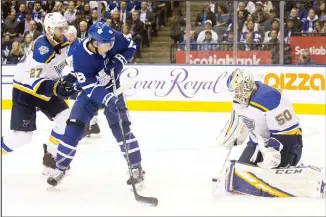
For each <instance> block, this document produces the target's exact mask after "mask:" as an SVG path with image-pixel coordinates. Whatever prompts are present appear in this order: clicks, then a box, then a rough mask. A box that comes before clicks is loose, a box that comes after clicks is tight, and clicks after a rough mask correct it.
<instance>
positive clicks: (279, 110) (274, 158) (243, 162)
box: [221, 69, 324, 198]
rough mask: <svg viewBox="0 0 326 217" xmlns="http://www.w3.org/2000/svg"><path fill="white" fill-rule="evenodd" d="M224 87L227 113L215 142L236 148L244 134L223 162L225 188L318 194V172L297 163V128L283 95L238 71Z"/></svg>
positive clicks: (320, 188)
mask: <svg viewBox="0 0 326 217" xmlns="http://www.w3.org/2000/svg"><path fill="white" fill-rule="evenodd" d="M227 87H228V90H229V92H230V93H231V95H232V97H233V111H232V114H231V121H230V122H229V125H226V127H225V129H224V131H225V137H224V140H223V141H222V142H221V145H222V146H225V147H227V148H232V147H233V146H239V145H241V144H243V143H244V141H245V139H246V138H247V136H248V134H249V141H248V143H247V146H246V147H245V148H244V150H243V152H242V154H241V156H240V158H239V159H238V160H237V161H231V162H230V164H229V166H228V169H227V176H226V184H225V187H226V190H227V191H228V192H237V193H244V194H250V195H255V196H263V197H297V196H304V197H314V198H316V197H317V198H318V197H321V196H323V195H324V181H323V174H322V173H321V171H320V170H319V169H317V168H316V167H311V166H301V167H298V163H299V161H300V159H301V154H302V148H303V143H302V129H301V126H300V122H299V118H298V116H297V115H296V113H295V111H294V109H293V106H292V103H291V102H290V100H289V99H288V98H287V96H286V94H285V93H283V91H281V90H279V89H276V88H272V87H270V86H268V85H266V84H264V83H262V82H260V81H255V80H254V76H253V74H251V73H250V72H248V71H244V70H240V69H236V70H235V71H233V72H232V74H231V75H230V76H229V77H228V80H227Z"/></svg>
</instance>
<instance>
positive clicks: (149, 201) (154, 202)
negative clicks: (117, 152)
mask: <svg viewBox="0 0 326 217" xmlns="http://www.w3.org/2000/svg"><path fill="white" fill-rule="evenodd" d="M111 78H113V79H112V84H113V93H114V95H116V93H117V85H116V82H115V77H114V71H113V70H111ZM117 112H118V119H119V127H120V130H121V132H122V142H123V146H124V148H125V151H126V160H127V164H128V170H129V176H130V178H131V179H132V168H131V163H130V159H129V153H128V147H127V142H126V137H125V133H124V130H123V126H122V118H121V114H120V111H119V109H117ZM131 186H132V190H133V192H134V195H135V199H136V201H138V202H141V203H146V204H150V205H152V206H157V204H158V199H157V198H155V197H144V196H141V195H139V194H138V192H137V189H136V186H135V184H134V183H133V184H131Z"/></svg>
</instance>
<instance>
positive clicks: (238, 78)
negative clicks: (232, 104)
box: [227, 68, 256, 105]
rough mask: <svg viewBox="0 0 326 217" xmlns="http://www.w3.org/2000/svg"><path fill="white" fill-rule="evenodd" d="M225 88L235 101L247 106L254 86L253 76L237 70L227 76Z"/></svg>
mask: <svg viewBox="0 0 326 217" xmlns="http://www.w3.org/2000/svg"><path fill="white" fill-rule="evenodd" d="M227 87H228V90H229V92H230V93H231V95H232V97H233V99H234V100H235V101H237V102H239V103H241V104H245V105H247V104H248V103H249V100H250V97H251V94H252V92H253V90H254V89H255V88H256V84H255V79H254V76H253V74H251V73H250V72H248V71H244V70H240V69H239V68H237V69H236V70H234V71H233V72H232V73H231V75H230V76H229V78H228V80H227Z"/></svg>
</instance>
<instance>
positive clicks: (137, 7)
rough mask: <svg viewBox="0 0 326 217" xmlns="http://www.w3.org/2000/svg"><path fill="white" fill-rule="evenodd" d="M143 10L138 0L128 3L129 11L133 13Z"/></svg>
mask: <svg viewBox="0 0 326 217" xmlns="http://www.w3.org/2000/svg"><path fill="white" fill-rule="evenodd" d="M140 9H141V2H140V1H137V0H133V1H128V4H127V10H128V11H131V12H133V11H134V10H136V11H139V10H140Z"/></svg>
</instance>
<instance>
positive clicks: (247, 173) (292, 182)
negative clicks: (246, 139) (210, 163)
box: [225, 161, 324, 198]
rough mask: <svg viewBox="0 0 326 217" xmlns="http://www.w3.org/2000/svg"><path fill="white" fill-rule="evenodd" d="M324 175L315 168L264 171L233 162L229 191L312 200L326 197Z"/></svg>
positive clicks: (229, 178)
mask: <svg viewBox="0 0 326 217" xmlns="http://www.w3.org/2000/svg"><path fill="white" fill-rule="evenodd" d="M323 176H324V174H323V173H321V171H320V170H319V169H318V168H316V167H312V166H307V167H290V168H282V169H262V168H259V167H256V166H250V165H247V164H243V163H240V162H237V161H230V165H229V167H228V169H227V175H226V182H225V188H226V191H228V192H237V193H242V194H247V195H253V196H262V197H311V198H321V197H323V196H324V181H323Z"/></svg>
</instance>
